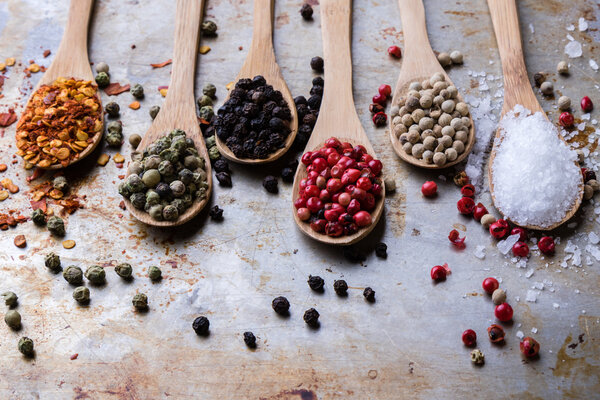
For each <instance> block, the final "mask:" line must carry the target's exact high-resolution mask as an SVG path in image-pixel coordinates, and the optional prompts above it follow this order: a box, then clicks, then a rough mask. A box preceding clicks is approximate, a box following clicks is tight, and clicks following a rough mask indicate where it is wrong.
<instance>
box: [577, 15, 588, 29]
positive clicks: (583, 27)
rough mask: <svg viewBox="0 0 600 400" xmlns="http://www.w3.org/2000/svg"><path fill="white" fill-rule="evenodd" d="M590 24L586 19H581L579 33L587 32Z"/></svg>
mask: <svg viewBox="0 0 600 400" xmlns="http://www.w3.org/2000/svg"><path fill="white" fill-rule="evenodd" d="M587 28H588V23H587V21H586V20H585V18H579V32H584V31H587Z"/></svg>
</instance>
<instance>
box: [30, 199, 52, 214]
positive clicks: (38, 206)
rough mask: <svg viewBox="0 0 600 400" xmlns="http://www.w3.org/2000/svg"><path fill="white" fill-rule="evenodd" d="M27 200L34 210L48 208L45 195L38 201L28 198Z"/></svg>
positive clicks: (44, 210)
mask: <svg viewBox="0 0 600 400" xmlns="http://www.w3.org/2000/svg"><path fill="white" fill-rule="evenodd" d="M29 202H30V203H31V208H33V210H34V211H35V210H37V209H40V210H42V211H43V212H46V210H47V208H48V206H47V204H46V198H45V197H44V198H43V199H41V200H38V201H34V200H30V201H29Z"/></svg>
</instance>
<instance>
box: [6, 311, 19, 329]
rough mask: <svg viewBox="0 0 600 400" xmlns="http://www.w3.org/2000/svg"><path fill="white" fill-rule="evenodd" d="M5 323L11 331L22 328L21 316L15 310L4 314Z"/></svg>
mask: <svg viewBox="0 0 600 400" xmlns="http://www.w3.org/2000/svg"><path fill="white" fill-rule="evenodd" d="M4 322H6V325H8V326H9V327H10V328H11V329H14V330H19V329H20V328H21V314H19V312H18V311H15V310H9V311H7V312H6V314H4Z"/></svg>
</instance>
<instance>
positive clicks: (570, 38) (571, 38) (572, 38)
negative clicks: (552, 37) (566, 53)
mask: <svg viewBox="0 0 600 400" xmlns="http://www.w3.org/2000/svg"><path fill="white" fill-rule="evenodd" d="M567 39H569V40H571V41H573V40H575V38H574V37H573V36H571V35H569V34H567Z"/></svg>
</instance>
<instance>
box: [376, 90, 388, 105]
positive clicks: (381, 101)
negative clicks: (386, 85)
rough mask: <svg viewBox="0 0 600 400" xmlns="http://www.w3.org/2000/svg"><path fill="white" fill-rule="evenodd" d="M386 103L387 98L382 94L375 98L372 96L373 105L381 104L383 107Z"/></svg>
mask: <svg viewBox="0 0 600 400" xmlns="http://www.w3.org/2000/svg"><path fill="white" fill-rule="evenodd" d="M386 101H387V97H385V96H384V95H382V94H379V93H377V94H376V95H375V96H373V103H375V104H381V105H382V106H383V105H385V102H386Z"/></svg>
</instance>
